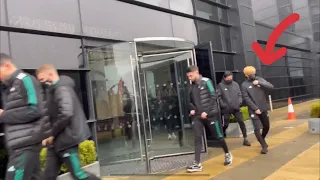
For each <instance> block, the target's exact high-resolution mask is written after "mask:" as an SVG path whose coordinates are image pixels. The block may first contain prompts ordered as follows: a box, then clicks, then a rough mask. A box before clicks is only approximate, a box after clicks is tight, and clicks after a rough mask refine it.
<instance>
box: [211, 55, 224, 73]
mask: <svg viewBox="0 0 320 180" xmlns="http://www.w3.org/2000/svg"><path fill="white" fill-rule="evenodd" d="M213 61H214V66H215V70H220V71H225V65H224V56H223V54H216V53H214V54H213Z"/></svg>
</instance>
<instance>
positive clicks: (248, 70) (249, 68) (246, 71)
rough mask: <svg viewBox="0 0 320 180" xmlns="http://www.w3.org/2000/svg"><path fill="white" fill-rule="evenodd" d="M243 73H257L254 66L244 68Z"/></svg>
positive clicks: (247, 74) (248, 74)
mask: <svg viewBox="0 0 320 180" xmlns="http://www.w3.org/2000/svg"><path fill="white" fill-rule="evenodd" d="M243 73H244V75H246V76H250V75H254V74H256V68H254V67H253V66H247V67H245V68H244V69H243Z"/></svg>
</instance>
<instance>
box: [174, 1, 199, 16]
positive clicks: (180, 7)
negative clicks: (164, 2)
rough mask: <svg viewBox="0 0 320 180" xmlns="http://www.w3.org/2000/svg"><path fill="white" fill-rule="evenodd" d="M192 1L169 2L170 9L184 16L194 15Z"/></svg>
mask: <svg viewBox="0 0 320 180" xmlns="http://www.w3.org/2000/svg"><path fill="white" fill-rule="evenodd" d="M192 1H193V0H169V3H170V9H171V10H174V11H178V12H182V13H186V14H191V15H194V3H193V2H192Z"/></svg>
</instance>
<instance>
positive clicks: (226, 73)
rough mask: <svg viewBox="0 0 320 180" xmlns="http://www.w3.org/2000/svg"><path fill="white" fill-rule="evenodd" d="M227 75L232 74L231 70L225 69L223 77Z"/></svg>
mask: <svg viewBox="0 0 320 180" xmlns="http://www.w3.org/2000/svg"><path fill="white" fill-rule="evenodd" d="M228 76H233V74H232V72H231V71H226V72H224V75H223V77H228Z"/></svg>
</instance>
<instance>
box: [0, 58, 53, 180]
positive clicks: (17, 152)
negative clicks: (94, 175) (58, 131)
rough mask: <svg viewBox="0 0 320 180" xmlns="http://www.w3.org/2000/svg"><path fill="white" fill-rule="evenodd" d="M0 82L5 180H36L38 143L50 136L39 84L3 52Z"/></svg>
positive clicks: (0, 115)
mask: <svg viewBox="0 0 320 180" xmlns="http://www.w3.org/2000/svg"><path fill="white" fill-rule="evenodd" d="M0 80H1V82H2V83H3V84H2V89H1V90H2V92H1V94H2V102H3V109H0V123H1V124H2V125H3V126H4V132H5V136H6V138H5V140H6V142H5V144H6V147H7V149H8V152H9V162H8V164H7V171H6V177H5V179H6V180H16V179H37V180H40V179H42V177H41V167H40V151H41V148H42V147H41V141H42V140H43V139H45V138H47V137H48V136H49V134H50V123H49V117H48V116H46V115H45V114H46V113H47V109H46V106H45V104H46V103H45V101H44V100H43V97H44V94H43V91H42V90H41V85H40V83H39V82H38V81H37V79H36V78H35V77H33V76H31V75H29V74H27V73H25V72H23V71H22V70H20V69H18V68H17V67H16V66H15V64H14V63H13V62H12V58H11V57H10V56H9V55H7V54H3V53H0ZM30 162H32V163H30Z"/></svg>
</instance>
